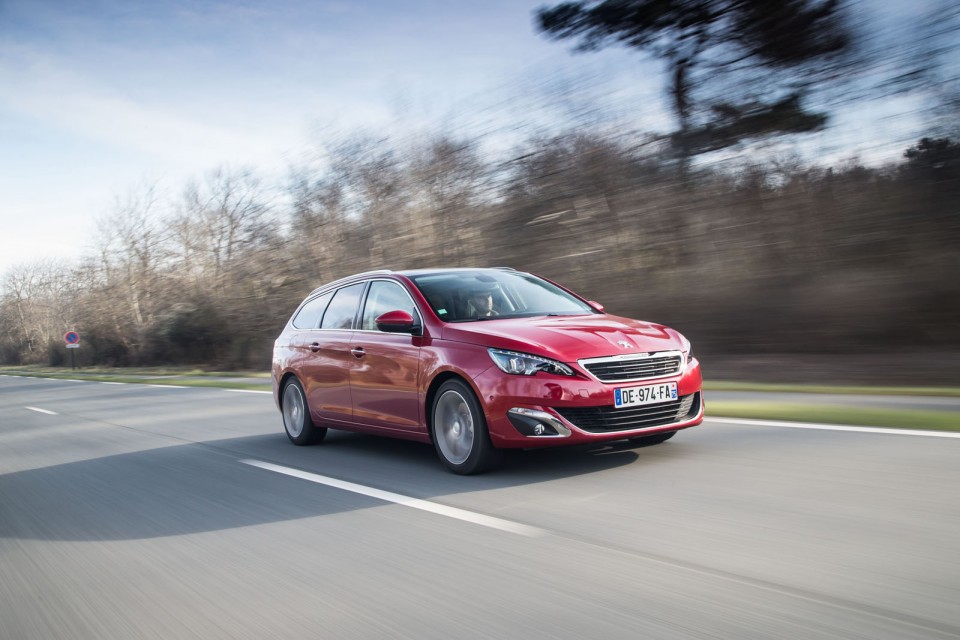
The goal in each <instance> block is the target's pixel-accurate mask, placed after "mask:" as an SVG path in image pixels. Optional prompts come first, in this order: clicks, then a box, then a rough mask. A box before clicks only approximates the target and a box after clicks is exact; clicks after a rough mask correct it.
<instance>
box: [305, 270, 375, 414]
mask: <svg viewBox="0 0 960 640" xmlns="http://www.w3.org/2000/svg"><path fill="white" fill-rule="evenodd" d="M364 287H366V282H359V283H357V284H352V285H348V286H346V287H342V288H340V289H337V291H336V292H335V293H334V294H333V298H332V299H331V300H330V303H329V304H328V305H327V307H326V310H325V311H324V313H323V317H322V319H321V320H320V327H319V328H318V329H315V330H313V331H309V332H305V333H306V335H304V336H302V337H301V340H303V342H304V356H303V360H302V361H301V364H300V378H301V382H302V383H303V386H304V391H305V392H306V394H307V402H308V404H309V405H310V410H311V412H312V413H313V415H314V417H316V418H319V419H320V420H321V421H326V422H329V421H337V422H350V420H351V417H352V415H353V406H352V400H351V397H350V370H351V368H353V367H354V366H356V358H354V356H353V355H352V354H351V353H350V338H351V336H352V335H353V327H354V322H355V319H356V316H357V311H358V309H359V306H360V300H361V298H362V295H363V290H364Z"/></svg>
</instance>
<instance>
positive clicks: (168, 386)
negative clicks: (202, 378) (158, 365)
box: [144, 384, 190, 389]
mask: <svg viewBox="0 0 960 640" xmlns="http://www.w3.org/2000/svg"><path fill="white" fill-rule="evenodd" d="M144 386H145V387H154V388H156V389H189V388H190V387H182V386H180V385H178V384H147V385H144Z"/></svg>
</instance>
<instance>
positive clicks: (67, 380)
mask: <svg viewBox="0 0 960 640" xmlns="http://www.w3.org/2000/svg"><path fill="white" fill-rule="evenodd" d="M50 379H51V380H59V381H60V382H90V381H89V380H74V379H73V378H50Z"/></svg>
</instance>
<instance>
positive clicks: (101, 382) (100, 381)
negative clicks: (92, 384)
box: [98, 380, 127, 384]
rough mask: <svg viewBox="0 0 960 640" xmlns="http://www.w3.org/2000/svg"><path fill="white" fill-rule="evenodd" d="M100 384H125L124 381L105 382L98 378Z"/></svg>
mask: <svg viewBox="0 0 960 640" xmlns="http://www.w3.org/2000/svg"><path fill="white" fill-rule="evenodd" d="M98 382H99V383H100V384H127V383H126V382H105V381H103V380H98Z"/></svg>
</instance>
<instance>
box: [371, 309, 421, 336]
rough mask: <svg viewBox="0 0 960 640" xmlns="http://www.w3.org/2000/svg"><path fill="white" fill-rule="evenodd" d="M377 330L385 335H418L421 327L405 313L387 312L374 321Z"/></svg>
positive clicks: (398, 311) (399, 311)
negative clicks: (385, 333) (384, 332)
mask: <svg viewBox="0 0 960 640" xmlns="http://www.w3.org/2000/svg"><path fill="white" fill-rule="evenodd" d="M376 323H377V329H380V331H386V332H387V333H411V334H413V335H420V333H421V330H422V327H421V326H420V324H419V323H418V322H417V321H416V320H414V319H413V316H411V315H410V313H409V312H407V311H401V310H399V309H398V310H396V311H387V312H386V313H384V314H383V315H381V316H377V319H376Z"/></svg>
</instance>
